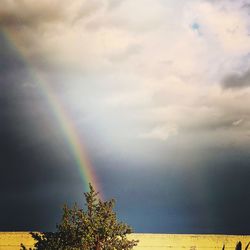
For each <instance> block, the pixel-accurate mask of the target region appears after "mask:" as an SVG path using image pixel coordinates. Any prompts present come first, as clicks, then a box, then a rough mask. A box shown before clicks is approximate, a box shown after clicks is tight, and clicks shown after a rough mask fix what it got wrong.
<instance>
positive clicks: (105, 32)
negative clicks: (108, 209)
mask: <svg viewBox="0 0 250 250" xmlns="http://www.w3.org/2000/svg"><path fill="white" fill-rule="evenodd" d="M249 15H250V1H248V0H237V1H236V0H218V1H215V0H188V1H187V0H175V1H174V0H91V1H90V0H75V1H68V0H43V1H35V0H22V1H20V0H1V8H0V135H1V141H0V148H1V151H0V167H1V175H0V195H1V203H0V230H53V229H54V228H55V224H56V223H57V222H58V220H59V218H60V211H61V207H62V204H63V203H65V202H67V203H69V204H72V202H73V201H79V202H81V200H82V193H83V183H82V179H81V177H80V175H79V171H78V169H77V164H76V161H75V158H74V155H73V154H72V150H71V148H70V146H69V141H68V138H66V136H65V133H63V131H62V129H61V125H60V124H59V123H58V120H57V118H56V115H55V112H54V111H53V109H52V107H51V105H50V104H49V102H48V96H46V94H45V93H44V91H43V90H42V88H41V85H43V83H42V82H45V83H46V85H47V86H49V88H50V89H51V90H52V91H53V93H54V95H55V96H56V98H57V100H59V102H60V105H61V107H62V109H63V110H65V112H66V113H67V116H68V117H70V120H71V121H72V123H73V124H74V127H75V129H76V131H77V134H78V137H79V140H80V141H81V142H82V144H83V145H84V147H85V148H86V151H87V152H88V155H89V158H90V159H91V162H92V164H93V166H94V169H95V171H96V173H97V176H98V180H99V184H100V187H101V189H102V190H101V191H102V193H103V194H104V197H105V198H107V199H109V198H111V197H114V198H115V199H116V201H117V209H116V210H117V213H118V216H119V218H120V219H122V220H124V221H126V222H127V223H129V224H131V225H132V226H133V227H134V229H135V231H137V232H155V233H228V234H229V233H235V234H236V233H244V234H247V233H248V234H249V233H250V224H249V223H248V221H247V219H248V216H249V206H250V187H249V179H250V169H249V166H250V156H249V150H250V109H249V107H250V88H249V87H250V36H249V35H250V17H249Z"/></svg>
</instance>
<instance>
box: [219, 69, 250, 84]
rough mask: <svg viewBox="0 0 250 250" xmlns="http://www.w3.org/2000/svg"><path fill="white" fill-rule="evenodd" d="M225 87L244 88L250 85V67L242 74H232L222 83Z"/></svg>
mask: <svg viewBox="0 0 250 250" xmlns="http://www.w3.org/2000/svg"><path fill="white" fill-rule="evenodd" d="M221 85H222V87H223V88H224V89H242V88H248V87H249V86H250V69H249V70H247V71H246V72H245V73H242V74H238V73H235V74H230V75H227V76H226V77H224V79H223V80H222V83H221Z"/></svg>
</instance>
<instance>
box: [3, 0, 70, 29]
mask: <svg viewBox="0 0 250 250" xmlns="http://www.w3.org/2000/svg"><path fill="white" fill-rule="evenodd" d="M1 5H2V7H1V10H0V25H1V26H2V27H13V28H14V27H20V26H26V27H37V26H39V25H41V24H44V23H51V22H56V21H59V20H63V19H64V18H65V17H66V15H65V10H64V8H63V5H57V4H49V3H48V2H47V3H46V1H45V2H44V3H37V4H35V5H31V4H30V2H29V1H12V2H10V1H5V0H4V1H3V2H2V3H1Z"/></svg>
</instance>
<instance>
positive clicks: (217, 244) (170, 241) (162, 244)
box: [0, 232, 250, 250]
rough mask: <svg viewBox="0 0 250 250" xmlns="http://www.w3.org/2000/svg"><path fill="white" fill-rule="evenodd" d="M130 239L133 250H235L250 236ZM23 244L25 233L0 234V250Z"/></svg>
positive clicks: (28, 240)
mask: <svg viewBox="0 0 250 250" xmlns="http://www.w3.org/2000/svg"><path fill="white" fill-rule="evenodd" d="M130 238H133V239H138V240H140V242H139V244H138V246H137V247H135V248H134V249H135V250H149V249H150V250H164V249H176V250H181V249H182V250H184V249H190V250H196V249H197V250H198V249H222V246H223V244H225V246H226V247H225V250H227V249H235V245H236V243H237V242H238V241H241V242H242V244H243V249H244V247H245V245H246V244H247V243H248V242H249V241H250V236H232V235H230V236H229V235H181V234H132V235H130ZM21 243H24V244H25V245H26V246H28V247H31V246H32V245H33V243H34V241H33V239H32V237H31V236H30V234H29V233H27V232H2V233H1V232H0V250H17V249H20V244H21Z"/></svg>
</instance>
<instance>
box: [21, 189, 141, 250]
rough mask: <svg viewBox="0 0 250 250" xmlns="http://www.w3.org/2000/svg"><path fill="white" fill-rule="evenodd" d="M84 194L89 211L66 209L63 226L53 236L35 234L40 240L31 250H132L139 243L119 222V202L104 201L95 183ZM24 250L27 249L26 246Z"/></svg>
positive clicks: (128, 228)
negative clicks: (117, 213) (114, 209)
mask: <svg viewBox="0 0 250 250" xmlns="http://www.w3.org/2000/svg"><path fill="white" fill-rule="evenodd" d="M89 188H90V191H89V192H87V193H84V196H85V200H86V211H85V210H84V209H80V208H79V207H78V206H77V204H75V205H74V206H73V208H68V207H67V206H66V205H65V206H64V208H63V216H62V220H61V223H60V224H59V225H57V230H56V232H53V233H31V234H32V237H33V238H34V239H35V240H36V243H35V248H33V249H30V250H55V249H59V250H128V249H132V248H133V247H134V246H136V245H137V243H138V241H136V240H128V239H127V234H130V233H132V228H131V227H130V226H128V225H127V224H125V223H122V222H119V221H117V218H116V213H115V212H114V211H113V208H114V205H115V201H114V200H113V199H112V200H110V201H101V200H100V199H98V198H97V196H98V193H96V192H95V190H94V188H93V187H92V185H91V184H89ZM21 249H23V250H27V248H26V247H25V246H24V245H21Z"/></svg>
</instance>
